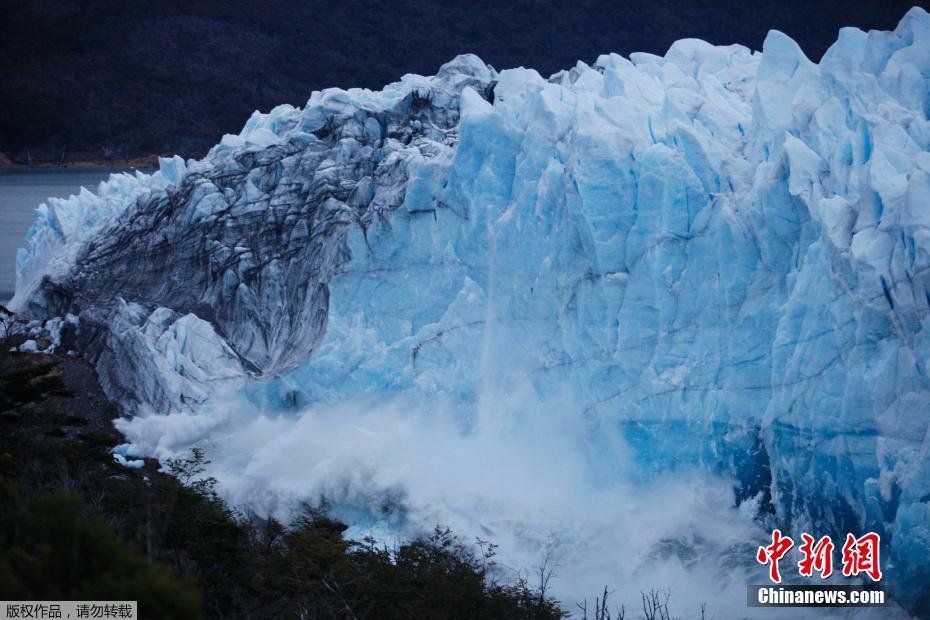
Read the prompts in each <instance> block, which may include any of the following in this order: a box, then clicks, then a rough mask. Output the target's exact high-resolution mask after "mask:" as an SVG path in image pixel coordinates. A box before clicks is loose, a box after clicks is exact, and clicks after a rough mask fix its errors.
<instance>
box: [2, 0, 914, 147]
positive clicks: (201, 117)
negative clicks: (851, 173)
mask: <svg viewBox="0 0 930 620" xmlns="http://www.w3.org/2000/svg"><path fill="white" fill-rule="evenodd" d="M4 4H5V6H4V8H3V13H2V14H3V18H2V19H0V46H3V47H4V49H3V53H2V54H0V153H4V154H6V155H7V156H8V157H10V158H11V159H12V160H13V161H15V162H16V163H19V164H24V163H29V162H33V163H37V162H58V161H76V160H88V159H101V158H119V159H123V158H128V157H136V156H140V155H146V154H150V153H174V152H179V153H182V154H185V155H188V156H197V155H201V154H203V153H204V152H205V151H206V150H207V149H208V148H209V147H210V145H212V144H214V143H215V142H216V141H217V140H218V139H219V138H220V136H221V135H222V134H223V133H227V132H235V131H238V130H239V128H240V127H241V126H242V124H243V123H244V121H245V119H246V118H247V117H248V115H249V114H250V113H251V112H252V111H253V110H255V109H261V110H267V109H269V108H271V107H273V106H274V105H277V104H279V103H285V102H287V103H292V104H295V105H302V104H303V103H304V102H305V101H306V100H307V98H308V97H309V95H310V93H311V91H313V90H316V89H321V88H326V87H330V86H342V87H350V86H363V87H369V88H377V87H380V86H382V85H383V84H385V83H387V82H391V81H394V80H396V79H397V78H398V77H400V76H401V75H402V74H404V73H408V72H414V73H423V74H431V73H434V72H435V71H436V69H437V68H438V67H439V65H440V64H442V63H443V62H445V61H447V60H449V59H451V58H452V57H453V56H455V55H456V54H459V53H463V52H474V53H476V54H478V55H479V56H481V58H482V59H483V60H484V61H485V62H488V63H490V64H492V65H494V66H495V67H498V68H507V67H514V66H519V65H523V66H527V67H532V68H535V69H537V70H539V71H540V73H542V74H544V75H548V74H550V73H553V72H555V71H557V70H559V69H562V68H567V67H569V66H571V65H572V64H574V62H575V60H578V59H581V60H585V61H587V62H591V61H593V60H594V59H595V58H596V57H597V55H598V54H600V53H604V52H609V51H614V52H619V53H622V54H628V53H630V52H633V51H646V52H653V53H659V54H661V53H664V52H665V50H666V49H667V48H668V46H669V44H670V43H672V42H673V41H675V40H677V39H679V38H684V37H698V38H702V39H705V40H708V41H711V42H713V43H718V44H723V43H742V44H744V45H747V46H749V47H752V48H754V49H758V48H759V47H760V46H761V44H762V40H763V38H764V36H765V33H766V31H767V30H769V29H770V28H775V29H779V30H782V31H783V32H786V33H787V34H789V35H790V36H792V37H793V38H794V39H795V40H797V41H798V42H799V43H800V44H801V46H802V47H803V48H804V50H805V51H806V52H807V54H808V55H809V56H810V57H811V58H812V59H814V60H817V59H819V58H820V56H821V55H822V54H823V52H824V51H825V50H826V49H827V47H828V46H829V45H830V43H832V42H833V40H834V39H835V37H836V33H837V30H838V29H839V27H840V26H843V25H855V26H858V27H860V28H863V29H869V28H880V29H890V28H893V27H894V26H895V24H896V23H897V21H898V20H899V19H900V18H901V16H902V15H903V14H904V13H905V12H906V11H907V9H908V8H910V6H912V5H913V4H914V3H913V2H908V1H901V0H859V1H854V2H849V1H848V0H782V1H780V2H766V3H764V5H763V6H760V3H756V2H747V1H745V0H742V1H736V0H721V1H717V2H711V1H707V0H704V1H691V2H672V1H670V0H628V1H614V2H610V1H602V0H573V1H571V2H557V1H553V0H518V1H514V2H503V1H489V0H469V1H463V2H458V3H454V2H448V1H445V0H404V1H402V2H393V1H391V2H381V1H372V0H306V1H299V0H263V1H260V2H256V1H252V2H244V1H241V0H189V1H183V2H182V1H179V0H151V1H148V2H140V1H137V0H122V1H120V2H113V1H112V0H14V1H12V2H5V3H4ZM921 4H923V5H924V6H928V4H927V3H926V0H925V1H924V2H922V3H921Z"/></svg>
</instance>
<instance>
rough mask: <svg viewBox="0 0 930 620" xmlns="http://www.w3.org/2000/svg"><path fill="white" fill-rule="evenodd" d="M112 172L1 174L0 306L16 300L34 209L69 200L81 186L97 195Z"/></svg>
mask: <svg viewBox="0 0 930 620" xmlns="http://www.w3.org/2000/svg"><path fill="white" fill-rule="evenodd" d="M110 173H111V171H100V170H94V171H80V172H74V171H45V170H43V171H28V172H0V303H6V302H8V301H9V300H10V298H11V297H13V289H14V288H15V286H16V250H17V249H18V248H21V247H23V246H24V245H25V239H26V232H27V231H28V230H29V227H30V226H32V222H33V221H35V208H36V207H38V206H39V205H40V204H41V203H43V202H45V201H46V199H47V198H49V197H51V196H55V197H67V196H70V195H71V194H76V193H77V192H78V191H79V190H80V189H81V187H82V186H84V187H87V188H88V189H90V190H91V191H94V192H95V191H97V184H98V183H100V181H103V180H106V179H107V178H109V176H110Z"/></svg>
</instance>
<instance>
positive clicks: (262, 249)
mask: <svg viewBox="0 0 930 620" xmlns="http://www.w3.org/2000/svg"><path fill="white" fill-rule="evenodd" d="M928 115H930V15H928V13H926V12H925V11H923V10H922V9H919V8H915V9H912V10H911V11H910V12H909V13H908V14H907V15H906V16H905V17H904V18H903V19H902V21H901V23H900V25H899V26H898V27H897V29H896V30H895V31H893V32H876V31H873V32H868V33H866V32H862V31H860V30H857V29H855V28H844V29H843V30H841V31H840V34H839V38H838V40H837V42H836V43H835V44H834V45H833V46H832V47H831V48H830V50H829V51H828V52H827V53H826V55H825V56H824V57H823V59H822V60H821V61H820V63H819V64H817V63H814V62H811V61H810V60H809V59H807V58H806V57H805V56H804V54H803V53H802V51H801V50H800V48H799V47H798V46H797V45H796V44H795V43H794V42H793V41H792V40H791V39H790V38H788V37H787V36H785V35H783V34H781V33H779V32H775V31H773V32H771V33H769V35H768V37H767V38H766V40H765V43H764V45H763V49H762V52H761V53H760V52H751V51H750V50H748V49H746V48H744V47H742V46H738V45H732V46H726V47H715V46H712V45H710V44H708V43H705V42H703V41H699V40H682V41H679V42H677V43H675V44H674V45H672V47H671V48H670V49H669V51H668V53H667V54H666V55H665V56H664V57H658V56H654V55H650V54H632V55H631V56H630V58H629V59H627V58H623V57H621V56H618V55H615V54H611V55H605V56H601V57H599V58H598V59H597V61H596V62H595V63H594V64H593V65H590V66H589V65H586V64H584V63H581V62H579V63H578V64H577V65H576V66H575V67H573V68H572V69H570V70H568V71H563V72H561V73H558V74H556V75H554V76H552V77H551V78H549V79H544V78H542V77H541V76H540V75H539V74H537V73H536V72H535V71H532V70H526V69H512V70H505V71H500V72H498V71H496V70H494V69H492V68H491V67H488V66H486V65H485V64H484V63H483V62H481V61H480V60H479V59H477V58H476V57H474V56H460V57H458V58H456V59H455V60H453V61H452V62H450V63H448V64H446V65H444V66H443V67H442V68H441V69H440V71H439V73H438V74H437V75H436V76H434V77H421V76H416V75H407V76H404V77H403V78H402V79H401V81H400V82H398V83H395V84H391V85H389V86H387V87H386V88H385V89H384V90H383V91H380V92H371V91H367V90H361V89H350V90H340V89H330V90H326V91H323V92H315V93H313V95H312V96H311V98H310V100H309V101H308V103H307V105H306V106H305V107H304V108H303V109H297V108H293V107H291V106H280V107H278V108H275V109H274V110H272V111H271V112H270V113H268V114H260V113H258V112H256V113H255V114H254V115H253V116H252V117H251V118H250V119H249V121H248V123H247V124H246V125H245V127H244V129H243V130H242V132H241V133H240V134H239V135H237V136H232V135H228V136H225V137H224V138H223V139H222V141H221V142H220V143H219V144H218V145H217V146H216V147H214V148H213V149H212V150H211V151H210V153H209V154H208V155H207V156H206V157H205V158H204V159H203V160H201V161H188V162H184V161H181V160H180V159H179V158H174V159H172V160H162V163H161V170H160V171H159V172H157V173H155V174H154V175H151V176H146V175H141V174H137V175H136V176H132V177H130V176H127V175H122V176H114V177H112V178H111V180H110V181H109V182H108V183H104V184H102V185H101V187H100V189H99V191H98V192H97V194H91V193H90V192H83V193H82V194H81V195H79V196H75V197H72V198H70V199H68V200H62V201H50V204H49V205H48V206H43V207H40V209H39V217H38V220H37V222H36V224H35V225H34V227H33V228H32V230H31V231H30V233H29V239H28V249H26V250H22V251H21V253H20V257H19V262H18V284H17V292H16V297H15V298H14V301H13V306H14V308H15V309H17V310H20V311H23V312H25V313H26V314H27V315H28V316H29V317H30V318H33V319H42V320H48V319H53V318H54V317H62V316H65V315H66V314H67V313H72V314H74V315H76V316H78V317H79V318H80V326H79V329H78V330H77V331H76V333H75V334H74V336H73V338H74V340H75V342H74V343H69V345H68V346H69V347H70V348H74V349H77V350H80V351H82V353H83V354H84V355H85V356H86V357H88V358H89V359H91V360H92V361H94V363H96V365H97V368H98V371H99V373H100V377H101V382H102V384H103V385H104V387H105V389H106V390H107V391H108V393H109V394H110V395H111V396H112V397H113V398H114V399H116V400H117V401H118V402H120V403H121V404H122V405H123V408H124V412H125V416H126V417H125V419H123V420H122V421H121V422H120V427H121V428H122V429H123V430H124V432H125V433H126V434H127V435H128V437H129V438H130V440H131V441H133V442H134V444H135V445H136V446H137V447H138V448H139V449H140V450H141V451H142V452H143V453H145V454H147V455H153V456H159V457H164V456H170V455H173V454H177V453H178V452H179V451H182V450H184V449H186V448H187V447H189V446H191V445H195V444H197V443H202V442H205V441H206V442H210V441H212V442H213V449H214V450H215V454H217V455H218V456H217V457H215V458H214V461H215V462H217V463H218V464H217V465H216V467H217V471H215V472H211V473H214V474H216V475H217V477H218V478H219V480H220V483H221V488H223V489H224V492H226V493H227V494H228V496H229V497H230V498H232V499H233V500H234V501H237V502H238V503H241V504H244V505H249V506H252V507H255V508H256V509H262V507H264V509H267V510H271V509H276V508H275V507H278V508H280V507H282V506H286V505H287V504H288V502H292V501H297V500H299V499H306V498H312V499H317V500H319V499H323V498H325V499H327V500H330V501H333V502H335V504H336V505H337V506H339V507H340V508H339V509H340V510H342V511H343V515H344V516H345V518H347V519H348V520H350V521H352V522H353V523H354V524H356V526H358V527H370V528H387V529H388V530H390V529H391V528H402V527H404V524H409V523H422V524H424V525H427V524H429V521H430V520H440V519H441V520H445V521H446V522H450V521H456V520H458V525H459V526H462V527H465V528H468V527H471V528H472V529H471V531H472V532H477V533H479V534H483V533H485V532H487V531H488V530H491V531H492V533H497V534H498V535H499V534H500V532H502V531H505V530H507V529H508V528H509V529H510V530H511V531H512V532H516V534H514V536H515V539H516V541H517V542H515V543H514V545H513V548H514V549H517V548H519V546H520V544H526V545H533V544H536V545H537V547H539V546H540V545H542V546H545V544H546V543H545V541H546V540H551V539H552V532H553V531H556V530H558V531H560V532H562V533H563V534H564V535H565V539H564V540H567V541H569V546H576V547H577V548H584V549H588V550H591V549H594V548H596V546H597V545H594V546H590V545H589V546H587V547H585V546H584V545H583V544H582V543H581V542H579V541H580V540H581V539H582V538H583V537H585V536H589V537H593V536H594V535H595V534H596V535H600V534H601V533H603V532H604V531H606V530H609V529H610V527H611V525H610V524H611V523H614V524H615V525H616V527H630V528H634V534H635V535H636V536H639V537H640V538H641V539H642V540H644V541H648V542H649V545H650V546H649V547H648V549H647V550H646V551H644V552H643V554H644V555H643V557H644V558H646V557H654V554H655V553H657V551H656V550H657V549H660V548H665V549H666V551H668V549H669V547H668V545H669V544H670V543H668V541H669V540H670V538H669V537H668V536H667V535H666V534H667V532H670V531H676V530H677V531H679V532H680V536H679V538H678V539H676V540H678V542H677V543H676V544H680V545H683V546H679V547H676V548H677V549H679V551H676V552H672V551H669V553H671V555H676V554H677V556H676V557H678V559H679V560H681V562H683V563H684V564H687V562H686V561H685V560H684V559H682V558H684V557H685V556H687V555H688V553H705V552H707V551H708V549H709V547H708V545H709V544H710V543H708V542H707V539H709V538H711V537H712V536H714V537H716V538H717V539H718V540H721V541H723V542H722V543H720V544H719V545H718V546H717V547H715V549H716V551H715V552H716V553H736V552H735V551H734V549H735V548H736V547H733V546H732V545H737V544H738V543H737V542H736V541H738V540H739V539H740V538H739V536H740V535H744V536H745V535H747V532H756V530H752V529H751V528H752V527H753V525H752V523H755V522H757V521H759V520H761V521H762V522H766V523H768V522H771V523H778V524H779V525H780V526H782V527H783V528H785V529H787V530H791V531H800V530H802V529H803V530H807V531H812V532H815V533H834V534H837V535H842V533H843V532H846V531H861V530H874V531H876V532H879V533H881V534H882V536H883V541H884V543H885V545H886V547H887V549H886V557H887V558H890V561H889V564H888V566H887V567H886V570H885V573H886V576H887V579H888V583H889V585H890V587H891V588H892V590H893V592H894V594H895V595H896V597H897V599H898V600H899V601H900V602H901V603H903V605H904V606H905V607H908V608H910V609H912V610H917V611H918V612H920V613H930V567H928V566H927V563H926V558H927V557H928V554H930V456H928V451H930V434H928V430H930V369H928V366H930V123H928ZM212 454H213V453H211V455H212ZM676 472H677V473H676ZM685 472H687V473H685ZM695 472H704V473H705V474H706V476H704V477H700V475H699V474H696V473H695ZM669 475H672V478H669ZM676 476H677V478H676ZM691 476H698V478H692V477H691ZM655 480H665V481H666V482H663V483H662V485H661V488H663V489H665V495H662V496H660V497H657V496H656V495H654V491H648V490H645V488H646V487H648V486H649V484H650V482H649V481H655ZM695 480H698V481H699V482H695ZM721 481H730V482H731V483H732V486H733V487H734V488H735V496H734V494H733V493H729V492H728V491H726V489H728V488H729V487H727V484H730V483H726V482H721ZM721 484H723V487H720V485H721ZM637 485H641V486H637ZM642 485H645V487H644V486H642ZM721 488H724V491H721ZM618 489H619V490H618ZM637 489H638V490H637ZM725 491H726V492H725ZM582 495H583V497H582ZM672 495H675V496H679V497H680V498H681V499H680V500H676V503H677V508H663V510H667V511H668V514H663V511H662V510H659V511H656V510H654V509H650V507H649V506H650V505H653V506H654V505H655V503H656V502H658V503H662V502H663V501H668V498H669V497H671V496H672ZM663 497H664V498H665V499H664V500H663V499H662V498H663ZM592 498H596V499H592ZM647 498H648V500H647ZM708 498H713V499H712V500H711V499H708ZM650 502H652V504H650ZM708 503H709V504H713V505H714V506H716V508H714V509H715V510H719V511H721V514H722V513H723V512H726V510H730V511H731V512H732V513H733V514H732V515H731V516H730V517H725V518H724V520H723V521H721V522H720V523H715V522H713V519H710V518H708V517H707V515H708V514H709V513H708V512H707V510H710V508H708V507H707V506H706V504H708ZM733 504H740V508H730V506H731V505H733ZM595 506H596V507H598V508H597V509H598V510H602V511H603V512H602V513H601V514H598V515H597V518H594V517H593V516H584V517H579V516H578V515H579V513H580V512H589V511H590V509H591V508H592V507H595ZM631 506H633V508H631ZM702 506H703V507H702ZM747 507H751V509H750V508H747ZM630 510H633V512H632V513H631V512H630ZM611 511H615V512H611ZM622 511H626V512H625V513H624V514H626V515H627V516H626V517H620V516H619V514H620V512H622ZM740 511H742V512H740ZM747 511H748V512H750V513H752V514H750V515H749V516H748V517H746V515H745V514H743V513H746V512H747ZM736 513H739V515H737V514H736ZM546 515H549V516H546ZM637 515H638V518H639V519H640V520H642V519H646V518H648V519H652V520H655V523H656V525H655V526H654V528H652V529H649V528H646V529H639V530H635V528H636V527H637V526H640V527H642V522H641V521H637ZM740 515H742V516H740ZM744 517H746V518H744ZM754 517H755V518H756V519H757V521H753V518H754ZM730 518H732V519H733V521H732V523H731V522H730V521H727V520H726V519H730ZM534 519H535V521H534ZM546 519H549V520H548V521H546ZM573 519H574V520H575V521H576V522H575V525H572V523H573ZM624 519H625V520H624ZM702 519H703V520H702ZM543 521H545V522H546V525H545V527H538V528H535V526H537V525H539V524H540V523H542V522H543ZM658 523H661V525H658ZM724 524H731V525H733V527H734V528H737V529H735V530H734V529H731V530H729V531H730V532H731V534H730V535H729V538H728V535H727V534H725V533H724V532H723V531H720V530H721V528H724ZM534 528H535V529H534ZM560 528H561V529H560ZM689 528H691V529H696V528H701V529H703V530H705V531H707V532H709V533H708V534H707V538H706V539H704V538H701V536H697V533H698V532H697V531H690V533H688V532H687V531H682V530H688V529H689ZM739 528H743V529H739ZM758 531H761V529H760V530H758ZM541 532H542V533H541ZM689 537H690V538H689ZM682 538H687V539H688V541H686V542H684V543H683V542H681V539H682ZM746 542H747V543H748V544H749V548H750V551H747V552H746V553H744V554H743V556H742V557H748V558H749V561H750V562H751V561H752V555H753V551H752V549H754V547H753V545H754V544H757V543H758V541H755V540H747V541H746ZM643 544H645V543H643ZM663 545H665V547H663ZM727 545H731V546H730V547H727ZM684 548H688V549H691V551H688V552H684V551H680V549H684ZM695 549H697V551H694V550H695ZM602 553H613V551H609V552H604V551H602ZM740 553H743V551H740ZM650 554H652V555H650ZM666 555H668V554H666ZM642 561H643V562H645V561H647V560H646V559H643V560H642ZM595 564H596V562H595V563H589V566H593V565H595ZM606 566H607V564H603V565H602V568H603V567H606ZM591 570H592V571H594V569H593V568H592V569H591ZM566 572H569V571H566ZM608 572H609V571H608ZM599 578H600V579H602V580H607V579H609V578H610V575H606V576H604V575H602V576H601V577H599ZM568 579H569V581H571V579H572V577H570V576H569V577H568ZM582 581H583V578H582V577H579V578H578V583H581V582H582ZM572 585H577V584H572ZM585 585H587V583H586V584H585ZM657 585H662V584H657ZM595 587H597V585H596V584H595Z"/></svg>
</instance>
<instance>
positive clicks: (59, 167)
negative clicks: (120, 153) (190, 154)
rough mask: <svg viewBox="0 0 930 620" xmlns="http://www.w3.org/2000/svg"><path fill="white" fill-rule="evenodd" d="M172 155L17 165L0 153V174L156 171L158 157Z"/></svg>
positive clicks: (155, 154)
mask: <svg viewBox="0 0 930 620" xmlns="http://www.w3.org/2000/svg"><path fill="white" fill-rule="evenodd" d="M172 156H173V154H168V155H166V154H163V153H153V154H151V155H142V156H140V157H126V158H118V159H82V160H76V161H66V162H64V163H52V162H36V163H34V164H32V165H29V164H18V163H15V162H13V161H11V160H10V159H9V158H8V157H5V156H4V155H3V154H2V153H0V174H5V173H11V172H66V171H67V172H82V171H87V172H94V171H101V172H105V171H111V170H130V169H134V170H142V171H149V170H157V169H158V158H159V157H172Z"/></svg>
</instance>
